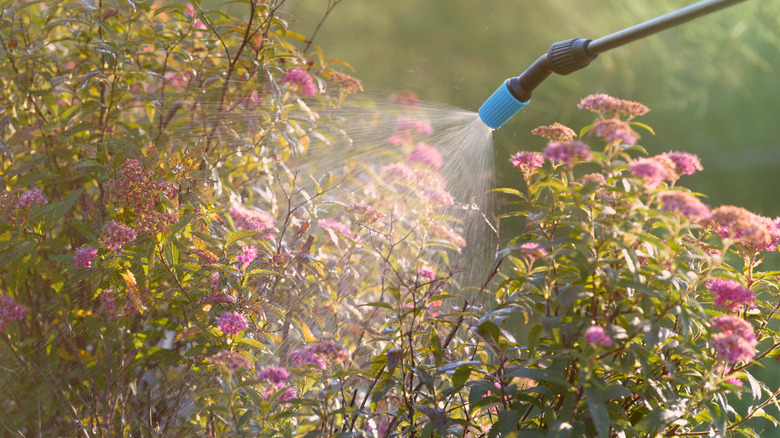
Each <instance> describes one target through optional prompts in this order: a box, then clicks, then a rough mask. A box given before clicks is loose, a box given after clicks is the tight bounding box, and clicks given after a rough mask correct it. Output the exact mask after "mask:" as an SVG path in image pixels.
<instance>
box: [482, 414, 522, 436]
mask: <svg viewBox="0 0 780 438" xmlns="http://www.w3.org/2000/svg"><path fill="white" fill-rule="evenodd" d="M518 421H520V413H519V412H517V411H514V410H501V411H498V421H496V422H495V423H493V427H491V428H490V432H489V433H488V438H495V437H498V436H502V437H505V436H507V435H509V434H510V433H512V432H514V431H516V430H517V422H518Z"/></svg>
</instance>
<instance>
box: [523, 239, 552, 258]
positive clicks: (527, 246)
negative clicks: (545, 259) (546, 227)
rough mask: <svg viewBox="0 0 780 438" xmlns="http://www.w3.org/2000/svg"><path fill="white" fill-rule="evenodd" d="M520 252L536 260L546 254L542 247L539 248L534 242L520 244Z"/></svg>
mask: <svg viewBox="0 0 780 438" xmlns="http://www.w3.org/2000/svg"><path fill="white" fill-rule="evenodd" d="M520 252H522V253H523V254H526V255H528V256H530V257H531V260H536V259H538V258H539V257H542V256H544V255H546V254H547V251H545V250H544V248H541V247H540V246H539V244H538V243H536V242H527V243H524V244H522V245H520Z"/></svg>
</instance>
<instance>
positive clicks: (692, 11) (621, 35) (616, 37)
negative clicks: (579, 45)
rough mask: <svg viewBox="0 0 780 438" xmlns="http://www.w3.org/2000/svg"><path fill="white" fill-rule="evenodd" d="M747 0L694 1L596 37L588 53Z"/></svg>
mask: <svg viewBox="0 0 780 438" xmlns="http://www.w3.org/2000/svg"><path fill="white" fill-rule="evenodd" d="M743 1H745V0H704V1H700V2H698V3H694V4H692V5H689V6H685V7H683V8H680V9H678V10H676V11H673V12H669V13H668V14H664V15H661V16H659V17H656V18H653V19H651V20H647V21H645V22H644V23H639V24H637V25H635V26H631V27H629V28H626V29H623V30H620V31H617V32H615V33H611V34H609V35H607V36H603V37H601V38H599V39H595V40H593V41H591V42H590V43H588V47H587V51H588V54H589V55H591V56H593V55H598V54H599V53H604V52H606V51H607V50H611V49H614V48H615V47H620V46H622V45H624V44H628V43H630V42H631V41H635V40H638V39H640V38H644V37H646V36H649V35H652V34H654V33H657V32H660V31H662V30H665V29H669V28H670V27H674V26H677V25H678V24H682V23H685V22H686V21H690V20H693V19H694V18H698V17H701V16H702V15H707V14H709V13H710V12H715V11H717V10H719V9H723V8H726V7H729V6H731V5H734V4H737V3H740V2H743Z"/></svg>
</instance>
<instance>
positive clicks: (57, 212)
mask: <svg viewBox="0 0 780 438" xmlns="http://www.w3.org/2000/svg"><path fill="white" fill-rule="evenodd" d="M82 191H83V189H78V190H74V191H72V192H71V193H70V194H69V195H68V196H66V197H65V198H63V199H62V201H60V202H57V203H54V204H49V205H44V206H43V207H41V208H39V209H38V211H37V212H36V214H35V215H34V218H35V219H38V220H41V231H42V232H44V233H45V232H47V231H49V230H51V229H52V228H53V227H54V225H55V224H56V223H57V222H58V221H59V220H60V219H62V218H63V217H65V214H66V213H67V212H68V210H70V208H71V207H73V204H75V203H76V200H77V199H78V198H79V196H81V192H82Z"/></svg>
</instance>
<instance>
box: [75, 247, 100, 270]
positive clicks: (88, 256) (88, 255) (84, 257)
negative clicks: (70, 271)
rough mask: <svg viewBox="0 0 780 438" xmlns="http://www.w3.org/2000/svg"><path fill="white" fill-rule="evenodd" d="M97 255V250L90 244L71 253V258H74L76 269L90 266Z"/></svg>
mask: <svg viewBox="0 0 780 438" xmlns="http://www.w3.org/2000/svg"><path fill="white" fill-rule="evenodd" d="M97 255H98V250H96V249H95V248H92V247H91V246H86V245H85V246H82V247H81V248H79V249H77V250H76V251H74V253H73V258H74V259H75V260H76V269H80V268H91V267H92V262H93V261H94V260H95V258H96V257H97Z"/></svg>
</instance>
